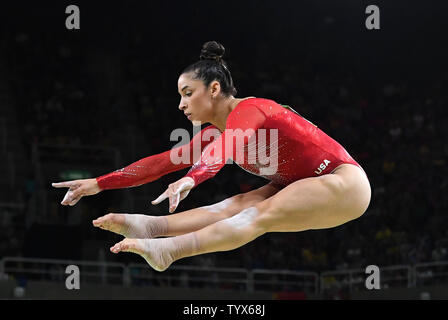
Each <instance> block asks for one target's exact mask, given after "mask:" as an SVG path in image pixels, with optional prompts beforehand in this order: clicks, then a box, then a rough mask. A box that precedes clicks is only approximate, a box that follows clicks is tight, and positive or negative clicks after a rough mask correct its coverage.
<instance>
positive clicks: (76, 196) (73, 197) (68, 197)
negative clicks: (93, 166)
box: [61, 190, 82, 206]
mask: <svg viewBox="0 0 448 320" xmlns="http://www.w3.org/2000/svg"><path fill="white" fill-rule="evenodd" d="M81 197H82V193H81V192H80V191H72V190H68V191H67V193H66V194H65V196H64V199H63V200H62V202H61V204H62V205H70V206H74V205H75V204H76V203H77V202H78V201H79V200H80V199H81Z"/></svg>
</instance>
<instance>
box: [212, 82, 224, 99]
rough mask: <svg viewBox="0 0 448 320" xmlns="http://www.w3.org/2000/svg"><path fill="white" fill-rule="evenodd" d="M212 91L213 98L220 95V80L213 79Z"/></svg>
mask: <svg viewBox="0 0 448 320" xmlns="http://www.w3.org/2000/svg"><path fill="white" fill-rule="evenodd" d="M210 93H211V95H212V98H216V97H218V95H219V94H220V93H221V84H220V83H219V81H216V80H215V81H212V83H210Z"/></svg>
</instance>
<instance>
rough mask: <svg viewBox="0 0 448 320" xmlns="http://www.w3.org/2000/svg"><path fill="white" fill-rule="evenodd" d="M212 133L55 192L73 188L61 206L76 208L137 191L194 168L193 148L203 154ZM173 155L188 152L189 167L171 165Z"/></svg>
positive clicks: (58, 185)
mask: <svg viewBox="0 0 448 320" xmlns="http://www.w3.org/2000/svg"><path fill="white" fill-rule="evenodd" d="M209 129H216V130H218V129H217V128H216V127H215V126H212V125H211V126H208V127H206V128H204V129H203V130H202V131H201V132H200V133H198V134H196V135H195V136H194V137H193V139H191V140H190V143H188V144H185V145H183V146H180V147H177V148H175V149H172V150H168V151H165V152H162V153H160V154H156V155H153V156H149V157H146V158H143V159H141V160H138V161H136V162H134V163H132V164H130V165H128V166H127V167H124V168H122V169H118V170H115V171H113V172H111V173H108V174H105V175H102V176H100V177H97V178H93V179H83V180H74V181H66V182H59V183H53V184H52V186H53V187H55V188H69V190H68V191H67V193H66V195H65V197H64V199H63V200H62V202H61V204H62V205H70V206H73V205H75V204H76V203H77V202H78V201H79V200H80V199H81V198H82V197H83V196H89V195H94V194H97V193H99V192H101V191H103V190H108V189H120V188H130V187H137V186H141V185H143V184H145V183H149V182H152V181H155V180H157V179H159V178H160V177H162V176H164V175H166V174H168V173H171V172H174V171H178V170H181V169H184V168H186V167H189V166H191V165H192V164H193V163H194V162H195V161H196V160H197V159H194V156H195V152H193V146H196V145H198V146H199V145H200V146H201V151H202V150H203V148H205V146H206V145H207V144H209V143H211V142H212V141H213V138H214V137H215V136H216V135H214V134H211V135H208V134H207V135H205V136H211V138H210V140H207V139H202V135H204V132H205V131H206V130H209ZM172 152H173V153H176V152H177V154H186V152H187V153H188V154H189V155H190V159H189V160H190V161H189V162H188V163H179V164H175V163H173V162H172V161H171V157H170V154H171V153H172ZM199 155H200V153H199Z"/></svg>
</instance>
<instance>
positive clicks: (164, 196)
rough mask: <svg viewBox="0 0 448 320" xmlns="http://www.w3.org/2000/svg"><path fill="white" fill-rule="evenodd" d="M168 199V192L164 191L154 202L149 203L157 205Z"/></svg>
mask: <svg viewBox="0 0 448 320" xmlns="http://www.w3.org/2000/svg"><path fill="white" fill-rule="evenodd" d="M166 198H168V190H166V191H165V192H164V193H162V194H161V195H160V196H159V197H158V198H157V199H156V200H153V201H151V203H152V204H159V203H160V202H162V201H163V200H165V199H166Z"/></svg>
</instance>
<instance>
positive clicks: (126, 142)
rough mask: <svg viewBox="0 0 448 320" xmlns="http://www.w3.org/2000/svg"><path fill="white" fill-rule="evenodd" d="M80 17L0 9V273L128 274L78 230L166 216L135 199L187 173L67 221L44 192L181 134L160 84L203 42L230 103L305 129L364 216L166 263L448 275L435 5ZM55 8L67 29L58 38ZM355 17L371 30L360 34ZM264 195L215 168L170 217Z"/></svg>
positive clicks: (292, 5) (171, 97) (158, 6)
mask: <svg viewBox="0 0 448 320" xmlns="http://www.w3.org/2000/svg"><path fill="white" fill-rule="evenodd" d="M92 2H93V1H90V2H88V1H72V2H66V1H58V2H56V1H55V2H50V1H39V2H31V1H30V2H23V1H16V2H14V3H9V4H2V6H1V8H0V112H1V114H0V118H3V119H4V123H5V125H4V126H3V127H4V128H6V130H4V132H6V133H3V136H4V137H6V138H5V139H4V142H2V141H0V151H1V152H2V153H1V154H2V157H1V159H0V165H1V171H0V174H2V175H1V176H0V183H1V184H0V203H1V204H2V205H0V213H1V215H0V219H1V221H0V228H1V230H0V258H1V257H4V256H26V257H46V258H64V259H74V260H77V259H78V260H80V259H84V260H96V259H98V256H99V251H101V250H103V253H104V259H106V260H107V261H122V262H123V261H124V262H131V261H134V262H143V260H142V259H141V258H140V257H138V256H136V255H133V254H119V255H113V254H112V253H110V252H109V251H108V249H109V247H110V246H111V245H113V244H114V243H115V242H117V241H119V240H120V239H121V237H119V236H117V235H115V234H112V233H109V232H105V231H102V230H99V229H96V228H93V226H92V223H91V221H92V220H93V219H94V218H96V217H99V216H102V215H104V214H106V213H108V212H128V213H145V214H153V215H162V214H167V207H168V206H167V202H164V203H162V204H160V205H158V206H152V205H151V204H150V201H151V200H153V199H155V198H156V197H157V196H158V195H159V194H160V193H161V192H163V191H164V190H165V188H166V186H167V185H168V184H169V183H171V182H173V181H175V180H176V179H177V178H179V177H181V176H183V175H184V174H185V173H186V170H183V171H181V172H177V173H173V174H170V175H168V176H165V177H163V178H162V179H160V180H158V181H156V182H153V183H150V184H147V185H144V186H141V187H137V188H129V189H122V190H110V191H105V192H102V193H100V194H98V195H96V196H94V197H86V198H83V199H82V200H81V201H80V202H79V203H78V204H77V205H76V206H74V207H65V206H62V205H60V202H61V201H62V198H63V196H64V194H65V192H66V189H54V188H52V187H51V183H52V182H58V181H65V180H69V179H67V177H73V175H72V176H68V174H70V171H71V172H72V174H73V171H75V174H78V176H75V177H84V178H91V177H97V176H99V175H102V174H105V173H108V172H111V171H113V170H115V169H119V168H122V167H124V166H126V165H128V164H130V163H132V162H134V161H137V160H139V159H141V158H143V157H147V156H149V155H152V154H156V153H159V152H162V151H165V150H168V149H169V148H171V147H172V146H173V145H174V144H175V142H172V141H170V140H169V136H170V133H171V131H172V130H174V129H175V128H186V129H188V130H189V131H190V132H192V126H191V124H190V122H189V121H188V120H187V119H185V117H184V116H183V115H182V113H181V112H180V111H179V110H178V109H177V106H178V103H179V95H178V93H177V78H178V76H179V75H180V72H181V71H182V70H183V69H184V68H185V67H186V66H187V65H189V64H190V63H193V62H195V61H196V60H197V59H198V57H199V53H200V49H201V46H202V44H203V43H204V42H206V41H209V40H216V41H218V42H220V43H222V44H223V45H224V46H225V48H226V55H225V57H224V59H225V60H226V62H227V63H228V65H229V68H230V70H231V72H232V75H233V79H234V82H235V85H236V87H237V89H238V94H237V97H245V96H257V97H264V98H269V99H273V100H276V101H277V102H279V103H283V104H289V105H291V106H292V107H293V108H295V109H296V110H297V111H298V112H299V113H301V114H302V115H303V116H305V117H306V118H307V119H309V120H310V121H312V122H313V123H315V124H317V125H318V126H319V127H320V128H321V129H322V130H323V131H324V132H326V133H327V134H329V135H330V136H331V137H333V138H334V139H335V140H337V141H338V142H340V143H341V144H342V145H343V146H344V147H345V148H346V149H347V151H348V152H349V153H350V154H351V155H352V156H353V157H354V159H355V160H356V161H358V162H359V163H360V164H361V166H362V167H363V168H364V169H365V171H366V172H367V174H368V176H369V179H370V182H371V185H372V201H371V204H370V207H369V209H368V210H367V212H366V213H365V214H364V215H363V216H362V217H361V218H359V219H357V220H355V221H352V222H349V223H347V224H345V225H343V226H340V227H337V228H333V229H327V230H317V231H306V232H301V233H272V234H267V235H264V236H262V237H260V238H259V239H257V240H255V241H253V242H251V243H249V244H247V245H245V246H243V247H241V248H239V249H236V250H233V251H229V252H221V253H213V254H207V255H204V256H198V257H192V258H188V259H183V260H180V261H178V262H176V263H175V264H176V265H182V264H192V265H195V264H209V265H216V266H219V267H221V266H222V267H224V266H228V267H248V268H256V267H259V268H276V269H291V270H310V271H325V270H334V269H338V268H358V267H364V266H366V265H369V264H375V265H379V266H388V265H396V264H409V265H412V264H415V263H418V262H428V261H438V260H448V253H447V248H448V233H447V230H448V229H447V228H446V223H445V221H446V217H445V215H446V213H447V201H446V196H445V193H446V191H447V182H448V181H447V166H446V164H447V156H448V147H447V145H446V143H445V139H444V138H445V136H446V135H447V116H446V114H447V112H446V111H444V109H445V108H446V103H447V100H446V84H447V75H448V74H447V58H446V57H447V54H448V52H447V46H446V36H447V35H446V31H447V25H446V21H447V18H446V15H447V12H448V11H447V9H448V5H447V4H446V2H443V1H428V2H424V1H354V0H344V1H329V0H325V1H324V0H322V1H316V0H309V1H222V2H202V1H178V2H177V1H176V2H173V1H117V2H110V1H95V3H92ZM69 4H76V5H78V6H79V8H80V12H81V29H80V30H67V29H66V28H65V19H66V17H67V14H65V8H66V6H67V5H69ZM370 4H375V5H377V6H379V8H380V11H381V16H380V17H381V29H380V30H367V29H366V27H365V19H366V17H367V15H366V13H365V8H366V7H367V6H368V5H370ZM0 126H1V124H0ZM0 137H1V136H0ZM264 183H266V181H264V180H262V179H260V178H258V177H255V176H251V175H250V174H248V173H246V172H244V171H242V170H241V169H239V168H238V167H236V166H234V165H228V166H226V167H225V168H224V169H223V170H222V171H221V172H220V173H218V174H217V176H216V177H215V178H213V179H211V180H208V181H207V182H205V183H203V184H202V185H201V186H200V187H198V188H197V189H195V190H194V191H193V192H191V193H190V195H189V197H188V198H186V199H185V200H184V201H183V202H181V204H180V206H179V208H178V210H177V211H178V212H179V211H181V210H185V209H190V208H194V207H197V206H200V205H205V204H211V203H214V202H216V201H219V200H222V199H224V198H226V197H229V196H231V195H234V194H237V193H241V192H246V191H248V190H251V189H253V188H256V187H258V186H261V185H263V184H264Z"/></svg>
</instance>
